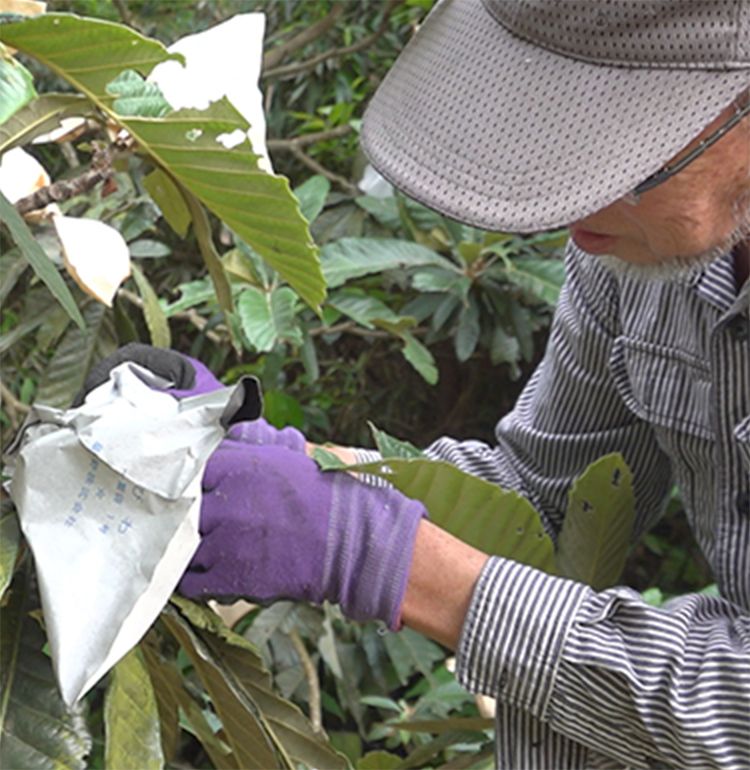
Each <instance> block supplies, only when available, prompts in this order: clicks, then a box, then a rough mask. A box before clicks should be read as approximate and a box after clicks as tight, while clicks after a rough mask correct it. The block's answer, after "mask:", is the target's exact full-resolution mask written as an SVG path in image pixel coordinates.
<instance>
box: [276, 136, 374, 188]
mask: <svg viewBox="0 0 750 770" xmlns="http://www.w3.org/2000/svg"><path fill="white" fill-rule="evenodd" d="M294 141H295V140H292V143H291V144H290V146H289V148H288V149H289V152H291V153H292V155H294V157H295V158H297V160H298V161H299V162H300V163H303V164H304V165H305V166H307V167H308V168H309V169H310V170H311V171H312V172H313V173H315V174H322V175H323V176H324V177H325V178H326V179H329V180H330V181H331V182H333V183H335V184H337V185H338V186H339V187H341V189H342V190H343V191H344V192H345V193H346V194H347V195H351V196H355V195H359V190H358V189H357V186H356V185H354V184H352V183H351V182H350V181H349V180H348V179H347V178H346V177H343V176H340V175H339V174H334V173H333V171H329V170H328V169H327V168H326V167H325V166H322V165H321V164H320V163H318V161H317V160H314V159H313V158H311V157H310V156H309V155H308V154H307V153H305V152H303V150H302V149H301V148H300V147H299V146H298V145H296V144H294Z"/></svg>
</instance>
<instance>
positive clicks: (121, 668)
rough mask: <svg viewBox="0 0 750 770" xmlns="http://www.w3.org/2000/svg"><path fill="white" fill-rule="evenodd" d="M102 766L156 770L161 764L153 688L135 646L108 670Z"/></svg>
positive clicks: (162, 757) (121, 769) (118, 768)
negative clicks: (103, 762)
mask: <svg viewBox="0 0 750 770" xmlns="http://www.w3.org/2000/svg"><path fill="white" fill-rule="evenodd" d="M104 729H105V734H106V744H105V751H104V758H105V764H106V767H109V768H113V770H114V769H115V768H116V770H127V768H133V770H152V769H153V770H160V768H161V767H163V765H164V755H163V753H162V747H161V733H160V730H159V713H158V709H157V706H156V697H155V695H154V688H153V686H152V684H151V678H150V677H149V674H148V670H147V668H146V665H145V663H144V662H143V657H142V655H141V653H140V651H139V650H138V648H137V647H136V648H135V649H133V650H131V651H130V652H129V653H128V654H127V655H126V656H125V657H124V658H122V660H120V662H119V663H118V664H117V665H116V666H115V667H114V668H113V669H112V673H111V679H110V682H109V686H108V687H107V694H106V697H105V700H104Z"/></svg>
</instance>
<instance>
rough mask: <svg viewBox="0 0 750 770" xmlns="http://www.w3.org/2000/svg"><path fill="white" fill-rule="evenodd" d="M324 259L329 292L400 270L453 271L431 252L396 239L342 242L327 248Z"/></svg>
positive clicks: (327, 245) (353, 239)
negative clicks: (356, 280) (430, 267)
mask: <svg viewBox="0 0 750 770" xmlns="http://www.w3.org/2000/svg"><path fill="white" fill-rule="evenodd" d="M320 259H321V264H322V265H323V275H324V276H325V279H326V284H327V286H328V288H335V287H336V286H341V284H343V283H346V281H348V280H350V279H352V278H361V277H362V276H363V275H371V274H372V273H380V272H382V271H383V270H393V269H394V268H398V267H418V266H420V265H439V266H442V267H446V268H447V269H450V265H451V263H450V262H449V261H448V260H447V259H445V257H441V256H440V254H438V253H437V252H435V251H432V250H431V249H428V248H425V247H424V246H420V245H419V244H418V243H411V242H409V241H399V240H397V239H395V238H341V239H339V240H338V241H334V242H333V243H328V244H326V245H325V246H323V248H322V249H321V251H320Z"/></svg>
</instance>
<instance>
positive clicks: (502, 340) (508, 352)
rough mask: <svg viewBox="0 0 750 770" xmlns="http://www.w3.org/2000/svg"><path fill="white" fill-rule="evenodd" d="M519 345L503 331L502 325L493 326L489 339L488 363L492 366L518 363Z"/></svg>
mask: <svg viewBox="0 0 750 770" xmlns="http://www.w3.org/2000/svg"><path fill="white" fill-rule="evenodd" d="M520 355H521V345H520V343H519V342H518V340H517V339H516V338H515V337H512V336H511V335H510V334H508V332H506V331H505V329H504V328H503V326H502V324H499V323H498V324H495V328H494V329H493V330H492V336H491V337H490V361H491V362H492V364H493V366H494V365H496V364H501V363H513V362H514V361H518V359H519V358H520Z"/></svg>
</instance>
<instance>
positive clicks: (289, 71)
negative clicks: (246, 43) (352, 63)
mask: <svg viewBox="0 0 750 770" xmlns="http://www.w3.org/2000/svg"><path fill="white" fill-rule="evenodd" d="M402 2H403V0H391V2H390V3H389V4H388V7H387V8H386V9H385V12H384V15H383V20H382V21H381V22H380V26H379V27H378V28H377V29H376V30H375V32H373V33H372V35H370V36H369V37H366V38H365V39H364V40H360V41H359V42H358V43H354V44H353V45H350V46H345V47H344V48H334V49H333V50H331V51H325V52H324V53H322V54H318V56H313V58H312V59H308V60H307V61H302V62H294V63H293V64H285V65H284V66H281V67H272V68H270V69H268V71H266V72H264V73H263V79H264V80H265V79H268V78H280V77H291V76H292V75H297V74H299V73H300V72H306V71H307V70H311V69H314V68H315V67H317V66H318V64H321V63H322V62H324V61H327V60H328V59H334V58H338V57H345V56H351V55H352V54H355V53H358V52H359V51H363V50H364V49H365V48H369V47H370V46H371V45H372V44H373V43H375V42H377V40H378V39H379V38H380V37H382V36H383V34H384V33H385V31H386V30H387V29H388V22H389V20H390V16H391V14H392V13H393V11H394V9H395V8H396V7H397V6H399V5H401V3H402Z"/></svg>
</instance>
